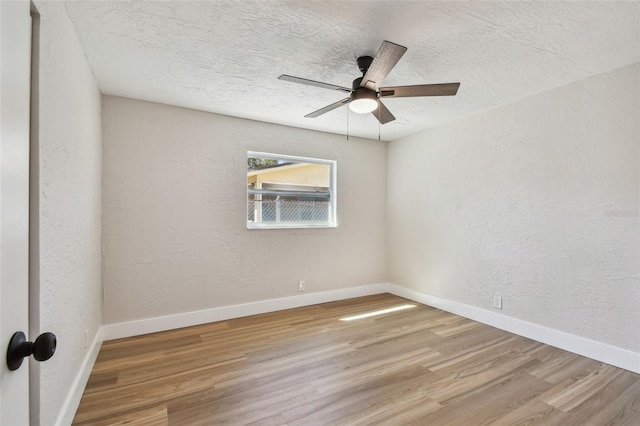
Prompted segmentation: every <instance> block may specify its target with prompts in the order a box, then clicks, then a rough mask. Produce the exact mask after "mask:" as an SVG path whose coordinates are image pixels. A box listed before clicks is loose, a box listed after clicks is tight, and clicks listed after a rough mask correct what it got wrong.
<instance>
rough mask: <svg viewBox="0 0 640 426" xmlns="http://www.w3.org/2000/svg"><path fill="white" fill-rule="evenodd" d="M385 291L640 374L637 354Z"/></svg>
mask: <svg viewBox="0 0 640 426" xmlns="http://www.w3.org/2000/svg"><path fill="white" fill-rule="evenodd" d="M386 290H387V291H388V292H389V293H391V294H395V295H396V296H400V297H404V298H405V299H410V300H413V301H415V302H418V303H422V304H423V305H428V306H431V307H434V308H437V309H442V310H443V311H447V312H451V313H453V314H456V315H460V316H463V317H465V318H469V319H472V320H474V321H478V322H481V323H483V324H487V325H490V326H492V327H496V328H499V329H501V330H505V331H508V332H510V333H514V334H517V335H519V336H523V337H527V338H529V339H533V340H536V341H538V342H541V343H545V344H547V345H550V346H554V347H556V348H560V349H564V350H566V351H569V352H573V353H575V354H578V355H582V356H586V357H588V358H591V359H595V360H597V361H601V362H605V363H607V364H611V365H614V366H616V367H620V368H624V369H625V370H629V371H633V372H634V373H640V353H636V352H633V351H630V350H627V349H622V348H619V347H616V346H612V345H608V344H606V343H602V342H598V341H595V340H590V339H587V338H584V337H581V336H576V335H574V334H570V333H566V332H564V331H560V330H555V329H552V328H548V327H544V326H541V325H537V324H533V323H530V322H527V321H522V320H519V319H517V318H513V317H510V316H507V315H503V314H499V313H496V312H491V311H487V310H486V309H481V308H478V307H475V306H471V305H467V304H464V303H460V302H456V301H453V300H448V299H443V298H440V297H436V296H432V295H429V294H426V293H422V292H419V291H416V290H412V289H409V288H405V287H401V286H398V285H395V284H387V286H386Z"/></svg>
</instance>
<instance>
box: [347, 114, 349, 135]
mask: <svg viewBox="0 0 640 426" xmlns="http://www.w3.org/2000/svg"><path fill="white" fill-rule="evenodd" d="M347 142H349V108H347Z"/></svg>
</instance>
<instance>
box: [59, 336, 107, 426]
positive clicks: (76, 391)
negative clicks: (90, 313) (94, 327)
mask: <svg viewBox="0 0 640 426" xmlns="http://www.w3.org/2000/svg"><path fill="white" fill-rule="evenodd" d="M104 340H105V339H104V328H103V327H100V328H99V329H98V332H97V333H96V335H95V337H94V339H93V342H92V343H91V346H90V347H89V350H88V351H87V354H86V356H85V357H84V360H83V361H82V365H81V367H80V370H78V374H76V377H75V379H74V380H73V383H72V384H71V389H70V390H69V393H68V394H67V397H66V399H65V401H64V404H63V405H62V408H61V409H60V413H59V414H58V418H57V419H56V422H55V424H56V426H67V425H71V423H72V422H73V418H74V416H75V415H76V411H78V407H79V406H80V400H81V399H82V394H83V393H84V389H85V388H86V386H87V382H88V381H89V376H91V370H93V366H94V364H95V363H96V359H97V358H98V354H99V353H100V347H101V346H102V342H103V341H104Z"/></svg>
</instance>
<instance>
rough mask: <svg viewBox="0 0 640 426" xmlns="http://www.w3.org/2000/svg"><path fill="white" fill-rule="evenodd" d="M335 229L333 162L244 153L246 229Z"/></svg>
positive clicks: (334, 163)
mask: <svg viewBox="0 0 640 426" xmlns="http://www.w3.org/2000/svg"><path fill="white" fill-rule="evenodd" d="M335 226H336V162H335V161H331V160H320V159H316V158H304V157H294V156H290V155H279V154H267V153H264V152H251V151H249V152H248V153H247V228H249V229H273V228H333V227H335Z"/></svg>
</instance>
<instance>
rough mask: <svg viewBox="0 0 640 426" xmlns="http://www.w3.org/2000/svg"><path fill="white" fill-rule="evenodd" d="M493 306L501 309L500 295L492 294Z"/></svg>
mask: <svg viewBox="0 0 640 426" xmlns="http://www.w3.org/2000/svg"><path fill="white" fill-rule="evenodd" d="M493 307H494V308H496V309H502V296H495V295H494V296H493Z"/></svg>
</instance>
